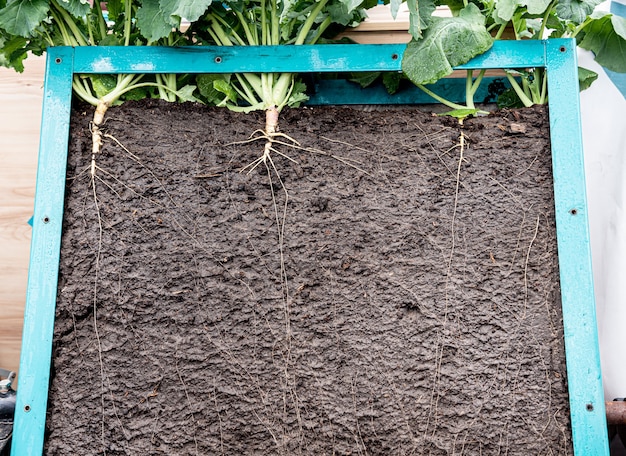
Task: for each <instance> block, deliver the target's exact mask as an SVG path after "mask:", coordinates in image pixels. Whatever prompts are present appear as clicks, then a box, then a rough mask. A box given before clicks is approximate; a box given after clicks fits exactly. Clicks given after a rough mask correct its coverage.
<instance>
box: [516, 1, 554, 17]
mask: <svg viewBox="0 0 626 456" xmlns="http://www.w3.org/2000/svg"><path fill="white" fill-rule="evenodd" d="M550 3H552V0H526V1H524V2H523V3H522V4H523V5H526V8H527V10H528V13H529V14H544V13H545V12H546V10H547V9H548V6H550Z"/></svg>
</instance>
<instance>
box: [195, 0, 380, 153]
mask: <svg viewBox="0 0 626 456" xmlns="http://www.w3.org/2000/svg"><path fill="white" fill-rule="evenodd" d="M366 1H367V0H366ZM371 3H372V2H371V1H370V4H371ZM373 4H375V2H374V3H373ZM367 6H368V4H367V3H366V2H362V1H361V0H357V1H353V0H300V1H284V0H237V1H232V0H227V1H223V2H219V3H218V2H213V3H211V5H210V7H209V8H208V10H207V11H206V12H205V13H204V14H203V15H202V16H201V17H199V19H198V20H197V21H194V22H192V24H191V27H190V28H189V30H188V32H187V33H188V34H190V36H193V39H194V40H195V41H196V42H198V43H199V44H213V45H219V46H259V45H294V46H298V45H303V44H315V43H319V42H320V41H321V40H323V38H324V36H325V33H330V35H331V36H332V35H333V34H335V33H336V30H337V29H338V28H344V27H345V26H348V25H355V24H357V23H359V22H360V21H362V20H363V19H364V18H365V17H366V16H365V12H364V8H365V7H367ZM370 6H371V5H370ZM197 84H198V89H199V92H200V94H201V95H202V97H203V98H204V99H205V100H207V101H208V102H211V103H214V104H216V105H217V106H225V107H227V108H229V109H231V110H234V111H240V112H250V111H253V110H263V111H265V113H266V122H265V128H264V130H263V134H262V136H263V138H265V139H267V143H266V149H265V154H268V153H269V150H270V148H271V147H272V146H271V144H272V139H273V137H274V136H275V135H280V134H279V133H278V118H279V113H280V111H281V110H282V109H283V108H284V107H285V106H298V105H299V104H300V103H302V102H303V101H306V100H307V98H308V97H307V96H306V93H305V91H306V86H305V85H304V84H303V83H302V82H301V81H300V80H299V78H298V75H297V74H294V73H259V74H257V73H243V74H233V75H225V76H224V75H201V76H199V77H198V79H197ZM282 136H283V137H284V135H282Z"/></svg>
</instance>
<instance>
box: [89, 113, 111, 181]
mask: <svg viewBox="0 0 626 456" xmlns="http://www.w3.org/2000/svg"><path fill="white" fill-rule="evenodd" d="M109 106H110V105H109V103H106V102H100V103H98V106H96V112H95V113H94V115H93V120H92V121H91V125H90V130H91V166H90V167H89V169H90V173H91V177H92V178H93V177H94V176H95V175H96V157H97V156H98V155H99V154H100V150H101V149H102V130H101V129H100V126H101V125H102V124H103V123H104V115H105V114H106V112H107V110H108V109H109Z"/></svg>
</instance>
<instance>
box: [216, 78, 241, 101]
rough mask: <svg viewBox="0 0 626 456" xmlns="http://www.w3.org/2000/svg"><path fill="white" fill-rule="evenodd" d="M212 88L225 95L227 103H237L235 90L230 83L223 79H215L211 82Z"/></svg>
mask: <svg viewBox="0 0 626 456" xmlns="http://www.w3.org/2000/svg"><path fill="white" fill-rule="evenodd" d="M213 88H214V89H215V90H217V91H218V92H220V93H223V94H224V95H226V98H227V99H228V101H232V102H233V103H236V102H237V98H238V97H237V92H235V89H233V88H232V86H231V85H230V82H228V81H226V80H225V79H216V80H215V81H213Z"/></svg>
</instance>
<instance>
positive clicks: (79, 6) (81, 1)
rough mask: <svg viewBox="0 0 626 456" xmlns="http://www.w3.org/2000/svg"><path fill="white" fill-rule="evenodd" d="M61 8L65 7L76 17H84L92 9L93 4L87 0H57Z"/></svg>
mask: <svg viewBox="0 0 626 456" xmlns="http://www.w3.org/2000/svg"><path fill="white" fill-rule="evenodd" d="M57 1H58V4H59V5H60V6H61V8H63V9H65V10H66V11H67V12H68V13H70V14H71V15H72V16H74V17H83V16H86V15H87V14H89V11H91V5H89V2H88V1H87V0H57Z"/></svg>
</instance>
